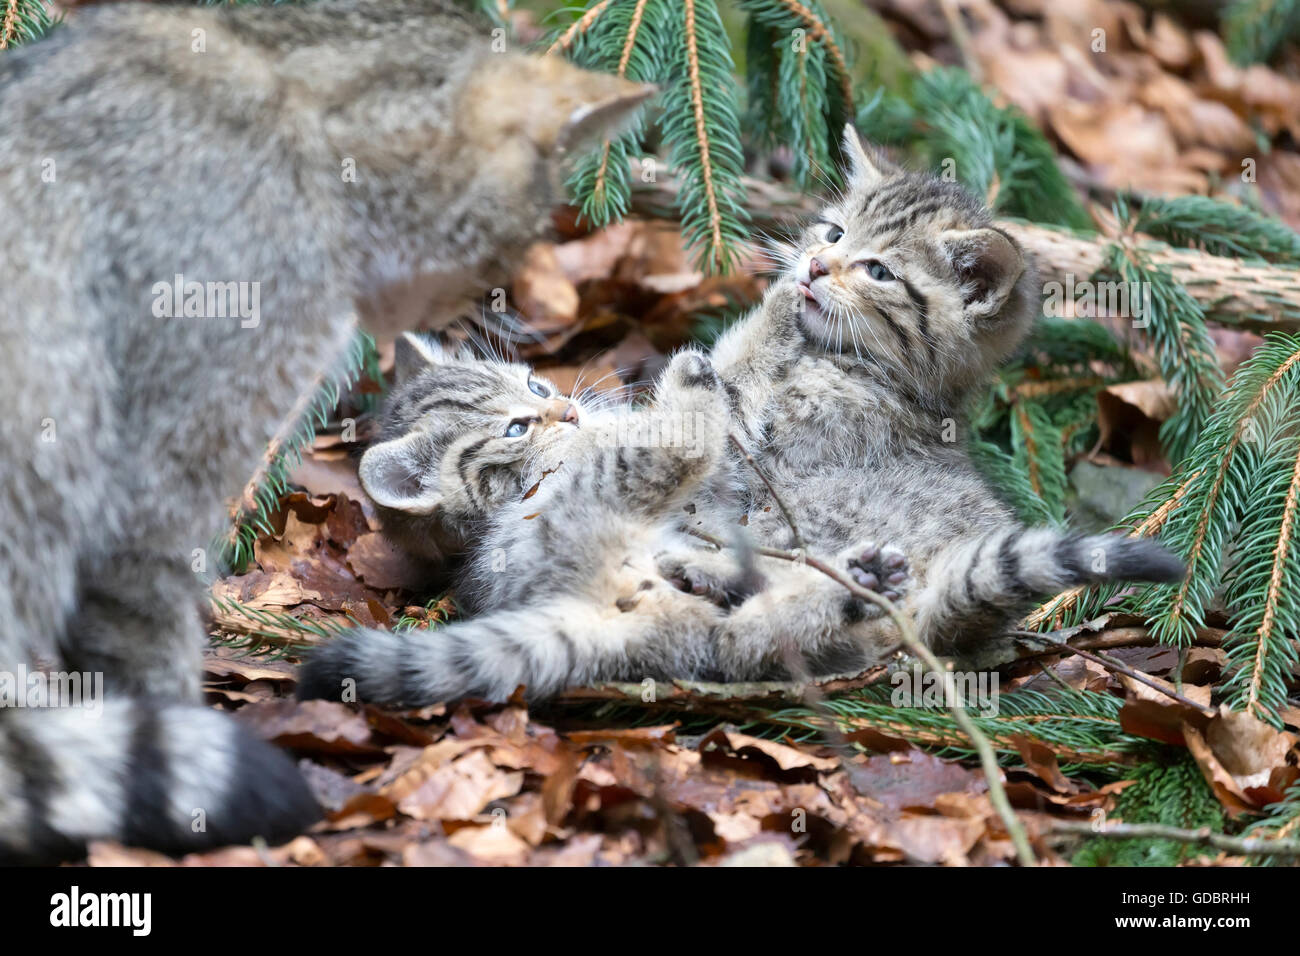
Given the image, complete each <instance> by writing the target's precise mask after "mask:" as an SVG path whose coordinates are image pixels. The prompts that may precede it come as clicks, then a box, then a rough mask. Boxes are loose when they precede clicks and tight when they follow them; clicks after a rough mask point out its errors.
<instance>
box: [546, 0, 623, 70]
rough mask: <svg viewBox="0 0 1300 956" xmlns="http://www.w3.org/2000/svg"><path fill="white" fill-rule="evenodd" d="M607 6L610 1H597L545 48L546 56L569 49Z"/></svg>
mask: <svg viewBox="0 0 1300 956" xmlns="http://www.w3.org/2000/svg"><path fill="white" fill-rule="evenodd" d="M609 4H610V0H599V2H598V3H596V4H595V5H594V6H592V7H591V8H590V9H589V10H587V11H586V12H585V13H584V14H583V15H582V16H580V17H579V18H578V19H576V20H574V21H573V22H572V23H571V24H569V26H568V28H567V29H566V30H565V31H564V32H563V33H561V34H560V35H559V36H558V37H557V38H556V39H555V42H553V43H552V44H551V45H550V46H549V47H547V49H546V55H547V56H554V55H555V54H556V53H562V52H564V51H565V50H567V49H568V48H569V47H571V46H572V45H573V43H574V41H575V40H576V39H577V38H578V37H580V36H581V35H582V34H583V33H585V32H586V31H587V30H589V29H591V25H592V24H593V23H595V22H596V20H598V19H599V18H600V15H601V14H602V13H604V12H605V8H606V7H608V6H609Z"/></svg>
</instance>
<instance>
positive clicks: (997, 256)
mask: <svg viewBox="0 0 1300 956" xmlns="http://www.w3.org/2000/svg"><path fill="white" fill-rule="evenodd" d="M939 247H940V248H941V249H942V250H943V252H944V255H945V256H947V258H948V261H949V262H951V263H952V267H953V271H954V272H956V273H957V281H958V282H959V283H960V284H961V295H962V301H963V302H964V303H965V305H966V313H967V314H968V315H970V316H972V317H973V318H976V319H989V318H992V317H993V316H995V315H997V314H998V313H999V312H1001V311H1002V307H1003V306H1004V305H1006V302H1007V298H1008V297H1009V296H1010V295H1011V290H1012V289H1013V288H1015V285H1016V282H1017V281H1018V280H1019V279H1020V276H1021V274H1023V273H1024V271H1025V257H1024V256H1023V255H1022V254H1021V252H1020V247H1019V246H1017V245H1016V243H1015V242H1014V241H1013V240H1012V239H1011V237H1010V236H1008V235H1007V234H1006V233H1005V232H1003V231H1002V230H1001V229H992V228H989V229H960V230H959V229H953V230H949V231H947V232H942V233H940V234H939Z"/></svg>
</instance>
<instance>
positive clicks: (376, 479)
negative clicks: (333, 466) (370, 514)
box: [357, 432, 442, 515]
mask: <svg viewBox="0 0 1300 956" xmlns="http://www.w3.org/2000/svg"><path fill="white" fill-rule="evenodd" d="M430 452H431V449H430V447H429V439H428V437H427V436H426V435H424V434H423V433H421V432H411V433H409V434H407V435H403V436H402V437H401V438H394V439H393V440H392V441H386V442H380V443H379V444H378V445H372V446H371V447H370V448H369V449H367V450H366V453H365V454H364V455H362V456H361V467H360V468H359V469H358V471H357V476H358V477H359V478H360V479H361V487H362V488H363V489H365V492H366V494H368V495H369V496H370V497H371V499H372V500H373V501H374V502H375V504H377V505H382V506H383V507H385V508H391V509H393V510H394V511H404V512H406V513H407V514H413V515H427V514H432V513H433V512H434V511H436V510H437V508H438V506H439V505H440V504H441V503H442V494H441V492H439V491H438V489H437V488H436V487H434V488H430V487H427V486H426V485H425V484H424V483H423V482H422V481H421V478H422V477H423V476H425V475H428V474H430V473H435V474H436V471H435V469H436V467H437V463H436V462H434V461H432V455H431V454H430Z"/></svg>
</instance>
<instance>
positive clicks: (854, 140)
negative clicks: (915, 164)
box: [842, 123, 896, 189]
mask: <svg viewBox="0 0 1300 956" xmlns="http://www.w3.org/2000/svg"><path fill="white" fill-rule="evenodd" d="M842 145H843V150H844V160H845V162H846V163H848V169H847V170H845V172H846V173H847V175H846V176H845V179H847V180H848V183H849V186H850V187H852V188H857V189H862V188H870V187H872V186H874V185H876V183H878V182H880V181H881V180H882V179H884V178H885V176H886V174H888V173H892V172H895V171H896V167H895V166H894V164H893V163H891V162H889V160H887V159H885V157H884V155H883V154H881V153H880V152H879V151H878V150H876V149H874V148H872V149H867V147H865V146H863V145H862V137H860V136H859V135H858V131H857V129H856V128H854V126H853V124H852V123H845V124H844V140H843V143H842Z"/></svg>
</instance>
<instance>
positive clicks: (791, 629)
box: [717, 543, 910, 680]
mask: <svg viewBox="0 0 1300 956" xmlns="http://www.w3.org/2000/svg"><path fill="white" fill-rule="evenodd" d="M831 563H832V565H834V566H836V567H838V568H841V569H844V570H846V571H847V572H848V574H849V576H850V577H852V578H853V579H854V580H855V581H856V583H857V584H858V585H859V586H861V587H865V588H868V589H869V590H872V591H877V592H881V593H884V592H888V593H890V594H892V595H893V598H891V600H900V601H901V600H903V599H904V597H905V595H906V593H907V589H908V585H909V583H910V578H909V572H908V566H907V562H906V559H905V558H904V557H903V555H902V554H901V552H899V551H897V550H895V549H893V548H890V547H887V546H885V547H881V546H877V545H875V544H870V543H869V544H866V545H861V546H857V547H854V548H851V549H848V550H847V551H845V552H844V553H842V554H841V555H839V556H838V558H837V559H836V560H834V561H832V562H831ZM764 574H765V577H766V578H767V581H768V586H767V587H765V588H764V589H763V590H761V591H759V592H758V593H756V594H754V595H753V596H752V597H749V598H747V599H746V600H745V602H744V603H743V604H741V605H739V606H738V607H736V608H734V609H733V610H732V611H731V613H730V614H729V615H728V616H727V617H726V619H725V621H724V623H723V624H722V625H721V627H720V628H719V631H718V638H717V644H718V658H719V666H720V668H721V669H722V671H723V673H724V675H726V677H727V678H728V679H730V680H752V679H754V678H756V677H760V676H763V675H765V674H767V673H770V672H771V671H772V670H773V669H782V670H789V669H790V668H791V667H792V666H794V665H796V664H797V665H798V666H800V667H805V666H807V664H808V663H809V662H812V661H816V660H818V659H820V658H825V657H827V656H832V655H833V656H844V654H847V655H848V656H849V657H850V658H852V659H854V660H855V661H857V662H859V663H861V664H864V665H866V664H873V663H876V662H877V661H879V660H881V659H883V658H884V657H885V656H886V655H887V654H889V653H890V652H892V650H893V649H894V647H895V645H896V644H897V637H896V635H894V634H893V627H892V623H891V622H888V621H887V620H884V619H883V615H884V612H883V611H882V610H881V609H880V608H879V607H878V606H876V605H875V604H873V603H871V602H869V601H864V600H862V599H860V598H858V597H855V596H854V595H853V593H852V592H851V591H849V590H848V588H846V587H844V585H843V584H841V583H839V582H838V581H836V580H834V579H832V578H831V577H829V576H828V575H826V574H824V573H823V572H821V571H820V570H818V569H816V568H813V567H810V566H808V565H806V564H798V563H794V562H786V561H778V560H776V559H770V558H769V559H766V560H765V561H764ZM792 655H795V656H796V659H795V660H791V656H792Z"/></svg>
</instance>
